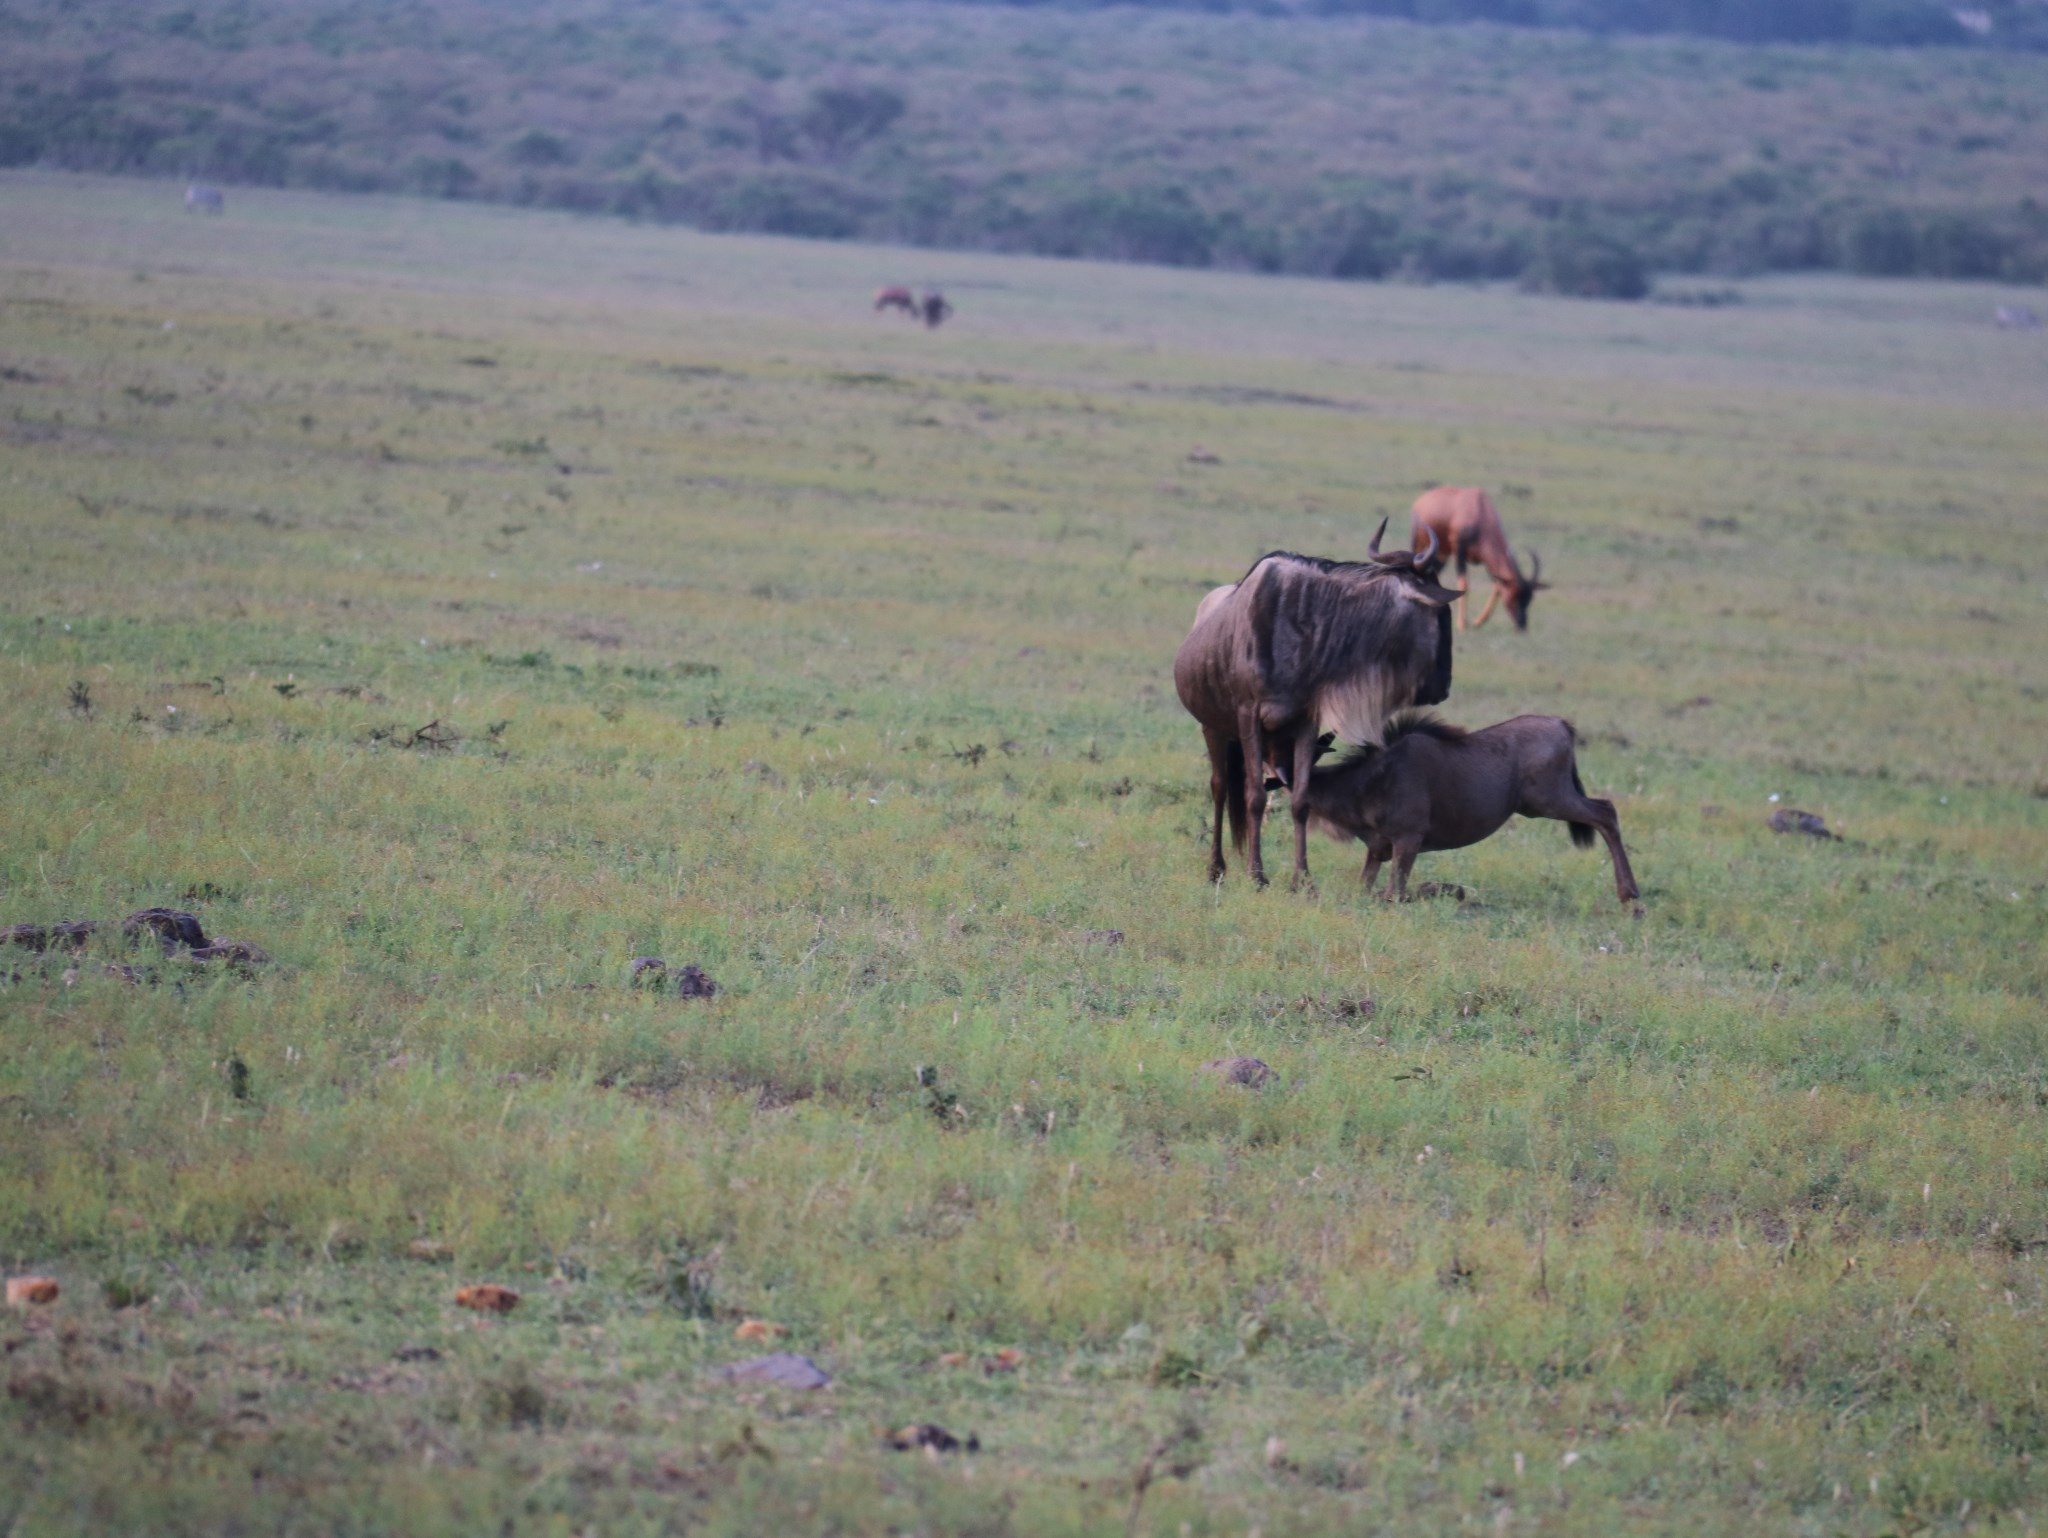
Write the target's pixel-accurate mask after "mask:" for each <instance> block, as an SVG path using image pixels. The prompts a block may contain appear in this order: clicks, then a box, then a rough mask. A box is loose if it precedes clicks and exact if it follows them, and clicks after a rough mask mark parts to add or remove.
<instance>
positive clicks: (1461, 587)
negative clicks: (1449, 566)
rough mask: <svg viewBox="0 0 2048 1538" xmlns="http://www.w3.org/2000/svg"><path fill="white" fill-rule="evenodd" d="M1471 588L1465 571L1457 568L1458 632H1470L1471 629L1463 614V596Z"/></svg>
mask: <svg viewBox="0 0 2048 1538" xmlns="http://www.w3.org/2000/svg"><path fill="white" fill-rule="evenodd" d="M1471 586H1472V581H1471V579H1470V578H1469V577H1467V576H1466V575H1465V569H1464V568H1463V567H1462V566H1461V567H1459V568H1458V628H1459V629H1460V630H1470V629H1471V628H1472V626H1471V625H1470V624H1469V623H1468V622H1467V619H1468V617H1467V615H1466V613H1465V594H1466V592H1467V591H1468V590H1469V589H1470V588H1471Z"/></svg>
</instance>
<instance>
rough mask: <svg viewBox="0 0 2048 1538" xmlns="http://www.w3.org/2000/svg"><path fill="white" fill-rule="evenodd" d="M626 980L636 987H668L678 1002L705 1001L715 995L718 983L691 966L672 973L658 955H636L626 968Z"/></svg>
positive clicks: (698, 968) (694, 965)
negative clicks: (671, 989)
mask: <svg viewBox="0 0 2048 1538" xmlns="http://www.w3.org/2000/svg"><path fill="white" fill-rule="evenodd" d="M626 981H627V983H628V984H630V985H631V986H632V987H635V988H643V987H647V988H655V989H660V988H662V987H671V988H673V989H674V991H675V996H676V997H677V998H679V999H708V998H711V997H712V996H713V995H715V994H716V993H717V992H718V984H716V983H714V982H713V981H712V980H711V979H710V978H709V977H707V976H705V975H704V969H703V968H702V967H700V966H697V965H696V964H695V963H691V964H689V965H686V966H684V967H682V968H680V969H678V970H676V971H673V972H671V970H670V968H669V964H668V963H667V962H665V961H663V960H662V959H661V958H660V957H659V956H635V957H634V958H633V962H632V965H631V966H629V967H627V968H626Z"/></svg>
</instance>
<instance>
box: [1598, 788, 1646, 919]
mask: <svg viewBox="0 0 2048 1538" xmlns="http://www.w3.org/2000/svg"><path fill="white" fill-rule="evenodd" d="M1585 802H1586V805H1587V806H1588V807H1590V808H1592V809H1593V811H1595V812H1596V813H1598V814H1599V815H1597V816H1593V817H1588V818H1587V819H1586V821H1588V822H1590V823H1592V824H1593V826H1594V827H1596V828H1598V829H1599V830H1600V836H1601V837H1602V838H1603V839H1605V840H1606V841H1607V852H1608V854H1610V855H1612V856H1613V857H1614V895H1615V896H1616V897H1618V898H1620V899H1621V900H1622V901H1623V902H1625V903H1632V902H1635V901H1636V900H1637V899H1639V898H1640V897H1641V896H1642V895H1643V894H1642V892H1641V890H1640V889H1639V888H1638V887H1637V886H1636V873H1635V872H1634V871H1632V870H1630V869H1629V865H1628V851H1627V850H1626V849H1624V848H1622V847H1621V819H1620V818H1619V817H1617V816H1616V815H1615V812H1614V803H1613V802H1612V801H1595V800H1594V799H1593V798H1592V797H1590V796H1588V797H1586V798H1585Z"/></svg>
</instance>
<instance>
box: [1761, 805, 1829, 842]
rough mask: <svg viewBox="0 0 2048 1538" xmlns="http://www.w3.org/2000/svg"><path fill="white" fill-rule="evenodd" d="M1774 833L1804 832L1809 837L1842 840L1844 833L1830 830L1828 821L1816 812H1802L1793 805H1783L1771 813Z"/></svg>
mask: <svg viewBox="0 0 2048 1538" xmlns="http://www.w3.org/2000/svg"><path fill="white" fill-rule="evenodd" d="M1771 831H1772V832H1773V833H1804V834H1805V835H1806V836H1807V837H1808V838H1826V839H1833V840H1834V841H1835V842H1836V843H1840V842H1841V841H1842V835H1841V834H1839V833H1834V832H1830V831H1829V829H1828V825H1827V822H1826V820H1825V819H1824V818H1822V817H1820V816H1819V815H1818V814H1817V813H1814V812H1802V811H1799V810H1797V809H1795V808H1793V807H1789V806H1781V807H1779V808H1778V809H1777V810H1776V811H1775V812H1773V813H1771Z"/></svg>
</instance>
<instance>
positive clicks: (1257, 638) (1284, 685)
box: [1239, 524, 1458, 745]
mask: <svg viewBox="0 0 2048 1538" xmlns="http://www.w3.org/2000/svg"><path fill="white" fill-rule="evenodd" d="M1381 529H1382V532H1384V530H1385V525H1384V524H1382V525H1381ZM1378 540H1379V536H1377V535H1375V536H1374V544H1373V548H1372V549H1371V550H1370V551H1369V553H1368V559H1367V560H1365V561H1325V560H1317V559H1314V558H1312V557H1309V556H1302V555H1295V554H1292V553H1291V552H1288V551H1276V552H1274V553H1273V554H1272V555H1269V556H1265V557H1262V558H1261V559H1260V560H1259V561H1258V562H1257V563H1256V564H1255V565H1254V566H1253V568H1252V570H1251V571H1250V572H1248V573H1246V575H1245V580H1244V581H1243V582H1242V583H1241V584H1240V585H1239V591H1240V593H1241V594H1242V595H1243V599H1244V604H1245V608H1244V624H1245V627H1246V632H1245V633H1246V635H1247V638H1248V641H1249V643H1250V645H1251V646H1252V648H1253V651H1254V658H1253V660H1254V663H1255V666H1256V669H1257V674H1258V686H1257V692H1258V695H1259V700H1260V714H1261V716H1262V718H1263V719H1264V720H1265V721H1266V723H1267V726H1268V728H1269V729H1279V728H1280V727H1281V725H1282V723H1283V722H1288V721H1293V720H1303V721H1304V722H1306V721H1308V720H1313V721H1314V722H1315V724H1316V726H1317V728H1318V729H1319V730H1321V729H1329V730H1334V731H1335V732H1336V733H1337V734H1338V735H1339V736H1340V737H1342V738H1343V739H1344V740H1345V741H1346V742H1349V743H1353V744H1358V745H1363V744H1368V743H1374V742H1377V741H1378V740H1379V734H1380V726H1381V724H1382V723H1383V722H1384V721H1385V720H1386V718H1387V717H1388V716H1389V715H1390V714H1392V713H1393V712H1394V711H1396V710H1398V709H1401V708H1402V707H1403V706H1407V705H1433V704H1437V703H1439V702H1441V701H1442V700H1444V699H1445V698H1447V697H1448V696H1449V694H1450V692H1451V628H1450V610H1449V608H1448V605H1449V604H1450V602H1451V601H1452V600H1453V599H1454V598H1456V597H1457V596H1458V595H1457V594H1456V593H1455V592H1453V591H1452V590H1450V589H1449V588H1445V587H1440V586H1438V585H1437V583H1436V581H1435V580H1434V572H1435V569H1436V567H1435V555H1436V552H1435V550H1434V549H1433V548H1432V549H1431V550H1429V551H1425V552H1424V553H1423V555H1422V556H1421V557H1419V558H1418V557H1417V556H1415V555H1413V554H1411V553H1410V552H1408V551H1406V550H1399V551H1394V552H1392V553H1390V554H1385V555H1382V554H1380V553H1379V551H1378V549H1377V546H1378ZM1432 611H1434V612H1432Z"/></svg>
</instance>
